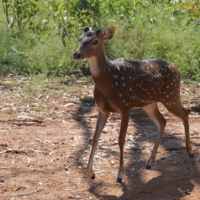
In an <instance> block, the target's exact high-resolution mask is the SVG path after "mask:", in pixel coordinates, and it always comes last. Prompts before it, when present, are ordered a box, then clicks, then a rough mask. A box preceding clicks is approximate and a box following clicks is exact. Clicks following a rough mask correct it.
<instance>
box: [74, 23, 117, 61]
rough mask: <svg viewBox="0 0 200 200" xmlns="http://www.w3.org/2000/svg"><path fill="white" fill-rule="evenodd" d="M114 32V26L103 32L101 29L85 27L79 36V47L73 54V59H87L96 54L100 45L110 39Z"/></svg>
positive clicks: (100, 48)
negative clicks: (94, 29) (95, 29)
mask: <svg viewBox="0 0 200 200" xmlns="http://www.w3.org/2000/svg"><path fill="white" fill-rule="evenodd" d="M114 34H115V27H114V26H111V27H109V28H107V29H106V30H105V31H104V32H103V31H101V29H98V30H97V31H93V30H92V28H91V27H85V28H84V33H83V34H82V35H81V37H80V38H79V48H78V50H77V51H76V52H75V53H74V54H73V58H74V59H75V60H83V59H84V58H85V59H88V58H90V57H93V56H98V54H99V52H101V50H102V45H103V44H104V43H105V42H106V41H107V40H110V39H111V38H112V37H113V36H114Z"/></svg>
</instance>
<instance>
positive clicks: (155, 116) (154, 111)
mask: <svg viewBox="0 0 200 200" xmlns="http://www.w3.org/2000/svg"><path fill="white" fill-rule="evenodd" d="M143 109H144V110H145V112H146V114H147V115H148V116H149V118H150V119H151V120H152V121H153V122H154V123H155V124H156V126H157V128H158V134H157V137H156V141H155V144H154V147H153V150H152V153H151V156H150V158H149V160H148V162H147V166H146V169H150V168H151V166H152V165H153V163H154V161H155V158H156V153H157V149H158V146H159V144H160V141H161V138H162V135H163V132H164V129H165V124H166V120H165V118H164V117H163V116H162V114H161V113H160V111H159V110H158V104H157V103H152V104H149V105H147V106H145V107H143Z"/></svg>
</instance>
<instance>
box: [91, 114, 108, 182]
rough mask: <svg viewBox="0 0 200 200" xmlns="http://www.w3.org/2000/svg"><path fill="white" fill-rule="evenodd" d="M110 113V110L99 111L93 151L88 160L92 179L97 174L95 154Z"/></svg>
mask: <svg viewBox="0 0 200 200" xmlns="http://www.w3.org/2000/svg"><path fill="white" fill-rule="evenodd" d="M109 114H110V113H109V112H107V113H102V112H101V111H99V113H98V118H97V124H96V129H95V133H94V136H93V140H92V151H91V153H90V158H89V162H88V165H87V173H88V175H89V177H90V178H91V179H94V178H95V174H94V172H93V159H94V154H95V151H96V148H97V144H98V141H99V137H100V134H101V131H102V130H103V128H104V126H105V124H106V121H107V119H108V116H109Z"/></svg>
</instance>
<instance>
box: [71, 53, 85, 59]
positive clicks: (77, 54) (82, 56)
mask: <svg viewBox="0 0 200 200" xmlns="http://www.w3.org/2000/svg"><path fill="white" fill-rule="evenodd" d="M84 58H85V56H84V55H83V54H81V53H80V52H78V51H76V52H75V53H74V54H73V59H75V60H83V59H84Z"/></svg>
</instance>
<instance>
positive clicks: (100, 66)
mask: <svg viewBox="0 0 200 200" xmlns="http://www.w3.org/2000/svg"><path fill="white" fill-rule="evenodd" d="M88 62H89V65H90V73H91V75H92V77H93V79H94V81H95V80H98V79H99V78H102V76H104V75H105V74H106V72H107V70H108V63H109V60H108V59H107V58H106V56H105V54H104V51H103V50H101V51H100V52H99V54H98V55H97V56H93V57H91V58H89V59H88Z"/></svg>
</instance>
